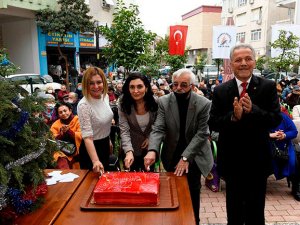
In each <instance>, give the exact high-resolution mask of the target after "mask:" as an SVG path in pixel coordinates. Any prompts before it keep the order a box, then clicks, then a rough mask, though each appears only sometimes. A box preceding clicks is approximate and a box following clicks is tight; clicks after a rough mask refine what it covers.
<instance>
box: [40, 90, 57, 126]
mask: <svg viewBox="0 0 300 225" xmlns="http://www.w3.org/2000/svg"><path fill="white" fill-rule="evenodd" d="M50 96H51V97H50ZM50 96H47V98H46V102H45V106H46V109H45V110H44V112H43V113H42V115H43V118H44V122H45V123H46V124H47V125H49V126H51V125H52V123H53V122H54V121H53V120H52V114H53V113H54V112H55V98H54V97H53V95H50Z"/></svg>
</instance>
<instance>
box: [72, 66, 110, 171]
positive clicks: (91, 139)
mask: <svg viewBox="0 0 300 225" xmlns="http://www.w3.org/2000/svg"><path fill="white" fill-rule="evenodd" d="M107 89H108V86H107V81H106V79H105V75H104V72H103V71H102V70H101V69H100V68H97V67H90V68H88V69H87V70H86V72H85V73H84V76H83V79H82V93H83V96H84V97H83V98H82V99H81V100H80V102H79V103H78V107H77V112H78V117H79V122H80V126H81V132H82V138H83V139H84V143H85V148H84V147H83V148H81V149H80V153H79V154H80V159H79V161H80V168H81V169H89V170H93V171H94V172H97V173H103V172H104V171H105V170H107V169H108V165H109V154H110V139H109V134H110V129H111V123H112V119H113V112H112V110H111V108H110V106H109V99H108V95H107V92H108V90H107Z"/></svg>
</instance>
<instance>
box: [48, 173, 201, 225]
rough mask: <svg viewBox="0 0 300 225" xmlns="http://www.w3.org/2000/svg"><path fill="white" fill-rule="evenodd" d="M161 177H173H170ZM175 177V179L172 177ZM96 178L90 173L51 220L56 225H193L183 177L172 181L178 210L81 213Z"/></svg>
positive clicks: (190, 206) (170, 174)
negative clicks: (84, 198)
mask: <svg viewBox="0 0 300 225" xmlns="http://www.w3.org/2000/svg"><path fill="white" fill-rule="evenodd" d="M162 175H167V176H174V175H173V173H164V174H162ZM174 177H175V176H174ZM95 179H98V176H97V175H96V174H94V173H92V172H90V173H89V174H88V175H87V176H86V178H85V180H84V182H82V184H81V185H80V187H79V188H78V189H77V191H76V193H75V194H74V195H73V196H72V198H71V199H70V201H69V202H68V204H67V205H66V206H65V208H64V210H63V211H62V212H61V214H60V215H59V216H58V218H57V219H56V220H55V223H54V224H56V225H69V224H88V225H183V224H187V225H194V224H195V219H194V213H193V208H192V202H191V198H190V193H189V188H188V183H187V179H186V177H175V181H176V186H177V193H178V200H179V207H178V208H176V209H167V210H151V209H146V210H135V209H130V210H97V211H86V210H85V211H82V210H81V209H80V205H81V203H82V199H83V196H85V195H86V192H87V190H89V189H90V186H91V184H92V183H95Z"/></svg>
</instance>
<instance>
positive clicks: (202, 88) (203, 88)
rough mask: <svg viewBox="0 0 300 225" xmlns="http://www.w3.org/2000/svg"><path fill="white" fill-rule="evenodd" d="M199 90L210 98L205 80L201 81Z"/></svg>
mask: <svg viewBox="0 0 300 225" xmlns="http://www.w3.org/2000/svg"><path fill="white" fill-rule="evenodd" d="M199 90H200V91H202V93H203V94H204V96H205V97H206V98H209V96H208V90H207V87H206V84H205V82H204V80H202V81H201V82H200V83H199Z"/></svg>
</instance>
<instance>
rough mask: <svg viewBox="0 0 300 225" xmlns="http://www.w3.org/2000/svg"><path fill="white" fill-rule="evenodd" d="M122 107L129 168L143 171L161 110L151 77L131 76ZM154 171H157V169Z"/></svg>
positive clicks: (124, 139)
mask: <svg viewBox="0 0 300 225" xmlns="http://www.w3.org/2000/svg"><path fill="white" fill-rule="evenodd" d="M119 103H120V104H119V110H118V112H119V119H120V120H119V125H120V132H121V143H122V148H123V150H124V153H125V159H124V163H125V167H126V168H128V169H130V170H131V171H143V170H144V157H145V155H146V153H147V149H148V142H149V139H148V138H149V134H150V132H151V130H152V125H153V123H154V120H155V118H156V113H157V108H158V106H157V103H156V101H155V99H154V96H153V92H152V90H151V86H150V82H149V80H148V79H147V77H145V76H143V75H141V74H140V73H132V74H130V75H129V77H128V78H127V79H126V81H125V83H124V85H123V95H122V97H121V99H120V102H119ZM151 170H152V171H154V167H152V168H151Z"/></svg>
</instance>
